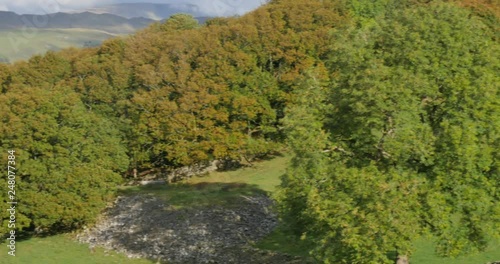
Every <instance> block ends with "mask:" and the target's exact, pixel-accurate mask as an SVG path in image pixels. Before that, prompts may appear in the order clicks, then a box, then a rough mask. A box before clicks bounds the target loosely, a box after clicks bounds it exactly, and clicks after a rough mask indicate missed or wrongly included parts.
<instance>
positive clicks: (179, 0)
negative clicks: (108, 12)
mask: <svg viewBox="0 0 500 264" xmlns="http://www.w3.org/2000/svg"><path fill="white" fill-rule="evenodd" d="M138 2H143V3H166V4H167V3H168V4H186V3H192V4H196V5H198V6H200V8H201V9H202V10H207V12H208V13H209V14H211V15H214V16H220V15H236V14H240V15H241V14H243V13H246V12H248V11H250V10H253V9H255V8H257V7H258V6H260V5H261V4H263V3H264V2H265V0H15V1H12V0H0V10H2V11H13V12H16V13H18V14H50V13H56V12H64V11H73V10H78V9H84V8H89V7H94V6H96V5H104V4H113V3H138Z"/></svg>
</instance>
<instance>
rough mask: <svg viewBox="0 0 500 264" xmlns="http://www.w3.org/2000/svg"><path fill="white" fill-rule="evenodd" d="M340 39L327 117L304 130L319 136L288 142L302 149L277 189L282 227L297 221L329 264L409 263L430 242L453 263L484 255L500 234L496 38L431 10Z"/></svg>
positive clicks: (463, 16)
mask: <svg viewBox="0 0 500 264" xmlns="http://www.w3.org/2000/svg"><path fill="white" fill-rule="evenodd" d="M334 39H335V42H334V43H333V44H332V49H331V50H332V51H331V54H330V59H329V62H328V68H329V69H330V70H331V73H332V82H331V85H330V87H329V89H328V92H327V93H326V94H325V95H324V96H325V98H324V99H323V100H319V102H321V101H323V103H322V104H323V105H325V106H328V108H327V110H328V111H326V113H324V114H323V116H321V115H311V114H309V115H310V117H309V118H313V117H314V118H315V119H313V120H309V121H307V123H311V124H317V122H318V121H321V122H322V127H321V129H319V128H318V126H317V125H314V126H313V128H314V129H311V130H310V131H307V133H305V134H304V135H300V134H298V133H299V132H297V131H296V130H297V129H302V130H305V128H304V127H305V124H302V125H301V126H299V127H298V128H296V129H294V130H292V131H291V132H290V135H291V138H292V139H293V140H294V141H296V142H299V144H298V145H294V144H292V147H293V149H294V150H295V152H296V153H297V154H296V159H295V161H294V163H293V165H292V166H291V168H290V169H289V172H288V173H287V175H286V176H285V178H284V181H283V185H282V187H281V194H280V197H279V199H280V201H281V208H282V212H283V214H284V217H288V218H286V219H292V221H293V218H292V217H291V216H293V215H297V216H300V217H298V218H296V220H297V221H296V222H292V223H293V224H294V226H295V229H296V230H297V232H298V233H300V234H303V235H304V236H305V237H310V238H311V239H313V240H314V241H315V244H316V248H315V250H314V251H313V255H314V256H315V257H316V258H318V259H319V260H321V261H322V262H325V263H391V262H392V261H393V260H391V259H390V257H389V256H388V253H390V252H391V251H396V252H397V253H398V254H399V255H400V256H401V258H407V256H408V255H410V254H411V244H412V241H413V240H414V239H415V238H417V237H418V235H419V234H423V233H427V231H429V232H431V233H432V234H434V235H436V236H437V237H438V238H439V243H438V248H437V250H438V252H440V253H441V254H443V255H446V256H456V255H458V254H460V253H470V252H475V251H478V250H483V249H485V247H486V245H487V242H488V240H489V239H490V238H491V236H493V235H495V234H498V233H499V230H500V226H499V224H500V222H499V219H500V207H499V205H500V203H499V200H500V193H499V191H498V190H500V189H499V187H500V185H499V184H500V181H499V177H500V173H499V152H498V149H500V137H499V135H500V134H499V128H500V118H499V117H500V109H499V104H498V102H499V101H500V97H499V96H500V95H499V93H498V91H499V86H498V85H499V83H500V79H499V77H498V74H497V73H498V72H499V67H500V64H499V60H498V57H497V56H491V55H492V54H498V53H499V45H498V42H497V41H496V40H495V33H494V32H493V31H492V30H491V27H488V26H487V25H486V24H485V23H484V22H483V20H482V19H480V18H478V17H477V16H474V15H473V14H471V13H470V12H469V11H467V10H465V9H462V8H459V7H457V6H455V5H453V4H441V3H431V4H429V5H427V6H425V7H419V6H412V5H410V6H409V7H407V8H404V9H399V10H398V9H394V10H389V11H388V12H387V13H386V14H385V15H383V16H379V17H376V19H374V20H372V22H369V23H361V24H357V26H349V25H348V26H346V28H344V29H338V30H337V31H336V34H335V35H334ZM309 105H311V103H309ZM315 107H316V108H315ZM315 107H312V109H317V107H318V106H315ZM294 111H295V112H294ZM303 111H306V110H305V109H302V110H293V111H292V112H291V113H292V114H293V113H295V114H293V115H291V116H289V117H288V118H289V119H290V120H294V119H296V116H297V115H298V114H302V112H303ZM312 111H314V110H312ZM302 115H303V114H302ZM314 120H316V121H314ZM297 122H298V121H297ZM323 134H326V135H327V140H326V142H322V143H321V145H317V144H314V141H315V140H316V139H320V138H324V136H322V135H323ZM302 141H303V142H304V143H301V142H302ZM311 147H314V148H311ZM304 153H312V154H307V155H306V156H304V155H305V154H304ZM308 155H309V156H308ZM311 155H312V156H311ZM311 157H314V160H317V163H313V162H311ZM307 164H310V165H307Z"/></svg>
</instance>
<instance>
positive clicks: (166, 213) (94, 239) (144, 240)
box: [78, 195, 294, 264]
mask: <svg viewBox="0 0 500 264" xmlns="http://www.w3.org/2000/svg"><path fill="white" fill-rule="evenodd" d="M271 206H272V201H271V200H270V199H269V198H268V197H266V196H254V197H246V196H242V197H241V203H238V206H235V207H234V208H227V207H221V206H213V207H207V208H184V209H175V208H173V207H172V206H169V205H168V204H166V203H165V202H163V201H162V200H160V199H158V198H157V197H154V196H148V195H136V196H127V197H119V198H118V199H117V200H116V202H115V204H114V206H113V207H111V208H109V209H108V210H107V212H106V213H105V215H104V216H103V219H102V220H101V221H100V222H99V223H98V224H97V225H96V226H95V227H94V228H91V229H88V230H85V231H84V232H83V233H82V234H80V235H79V236H78V239H79V240H80V241H81V242H85V243H89V244H90V247H91V248H93V247H94V246H102V247H105V248H107V249H112V250H116V251H119V252H123V253H125V254H126V255H128V256H129V257H133V258H136V257H137V258H139V257H140V258H148V259H152V260H159V261H160V262H162V261H165V262H168V263H245V264H247V263H280V264H281V263H293V262H294V259H293V258H292V257H289V256H284V255H281V254H276V253H271V252H265V251H260V250H258V249H255V248H252V247H251V246H250V244H251V242H254V241H257V240H259V239H261V238H263V237H264V236H266V235H267V234H269V233H270V232H271V231H272V230H273V229H274V228H275V227H276V225H277V218H276V215H275V213H274V212H273V211H272V210H271Z"/></svg>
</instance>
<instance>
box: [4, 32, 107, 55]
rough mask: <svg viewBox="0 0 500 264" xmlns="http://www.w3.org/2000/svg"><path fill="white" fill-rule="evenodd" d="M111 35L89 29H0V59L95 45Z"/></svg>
mask: <svg viewBox="0 0 500 264" xmlns="http://www.w3.org/2000/svg"><path fill="white" fill-rule="evenodd" d="M110 37H113V35H111V34H109V33H107V32H104V31H99V30H89V29H36V30H35V31H29V30H28V31H22V30H17V29H16V30H0V47H1V48H0V60H2V59H3V60H5V59H7V60H8V61H10V62H15V61H18V60H25V59H29V58H30V57H31V56H33V55H36V54H44V53H45V52H47V51H49V50H60V49H63V48H68V47H83V46H84V44H85V43H86V42H87V43H88V44H91V45H97V44H99V43H101V42H102V41H103V40H106V39H108V38H110Z"/></svg>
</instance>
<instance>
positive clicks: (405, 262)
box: [396, 255, 410, 264]
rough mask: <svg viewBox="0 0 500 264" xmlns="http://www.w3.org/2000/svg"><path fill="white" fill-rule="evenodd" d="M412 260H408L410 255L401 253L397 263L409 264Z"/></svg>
mask: <svg viewBox="0 0 500 264" xmlns="http://www.w3.org/2000/svg"><path fill="white" fill-rule="evenodd" d="M409 263H410V262H409V261H408V256H406V255H399V256H398V259H397V260H396V264H409Z"/></svg>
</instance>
